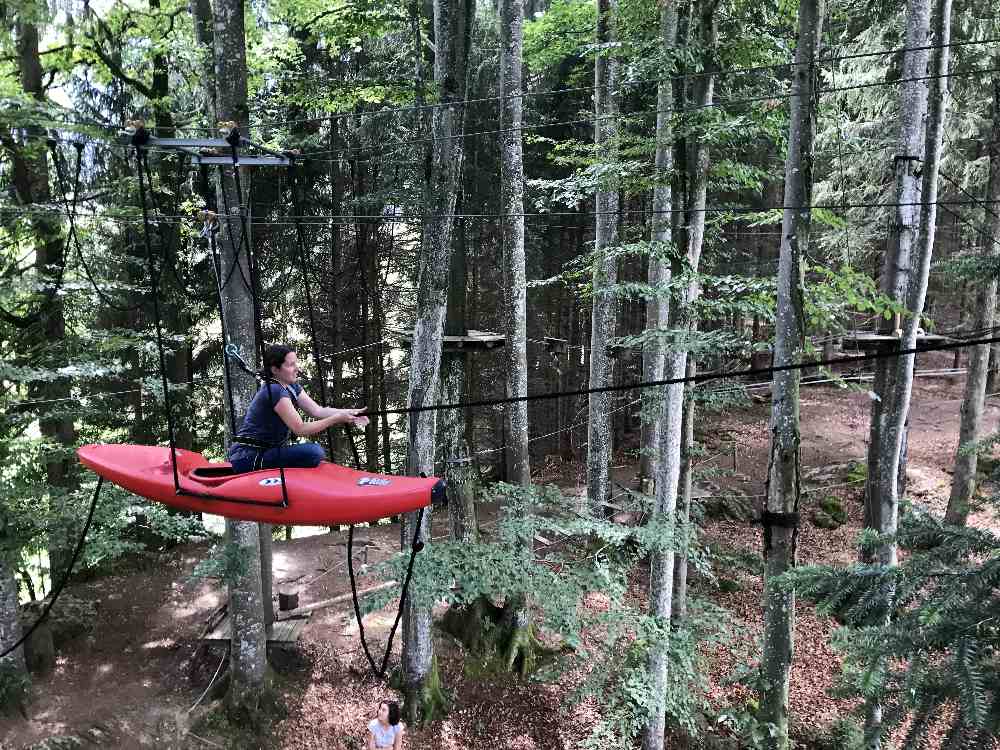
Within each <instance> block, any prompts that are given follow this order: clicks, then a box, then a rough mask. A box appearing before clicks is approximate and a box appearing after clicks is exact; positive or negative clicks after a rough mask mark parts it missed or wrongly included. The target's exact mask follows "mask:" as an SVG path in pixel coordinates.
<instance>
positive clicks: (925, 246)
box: [865, 0, 951, 750]
mask: <svg viewBox="0 0 1000 750" xmlns="http://www.w3.org/2000/svg"><path fill="white" fill-rule="evenodd" d="M934 17H935V18H934V31H933V38H930V37H931V31H930V29H931V2H930V0H912V2H910V3H909V4H908V6H907V21H906V37H905V39H906V43H905V46H906V48H907V52H906V53H905V54H904V58H903V79H904V81H906V82H905V83H904V84H903V94H902V105H901V107H900V153H899V156H898V157H897V159H896V203H897V206H898V208H897V209H896V212H897V216H896V226H895V232H894V236H893V243H892V246H891V247H890V249H889V253H888V256H889V257H887V258H886V266H885V270H884V274H885V278H884V279H883V291H884V292H886V293H887V294H888V296H890V297H892V298H893V299H895V300H896V301H897V302H899V303H901V305H902V306H903V307H904V309H905V310H906V313H907V317H906V319H905V320H903V321H901V326H902V331H901V334H902V335H901V336H900V341H899V346H900V348H901V349H912V348H913V347H914V345H915V344H916V340H917V329H918V328H919V326H920V317H921V314H922V313H923V307H924V300H925V297H926V294H927V279H928V274H929V271H930V261H931V252H932V250H933V245H934V235H935V229H936V222H937V178H938V167H939V161H940V154H941V143H942V132H943V124H944V113H945V104H946V99H947V74H948V63H949V48H948V44H949V40H950V38H951V0H938V2H936V3H935V12H934ZM928 41H932V42H933V44H928ZM931 46H934V47H935V48H936V49H935V50H934V51H933V54H931V50H929V49H928V48H929V47H931ZM921 48H922V49H921ZM929 56H930V57H931V58H932V61H931V66H930V74H931V75H930V76H928V75H927V74H926V71H927V58H928V57H929ZM928 79H929V80H928ZM924 113H926V116H925V115H924ZM881 362H882V363H883V364H882V365H881V366H880V367H879V368H877V370H876V377H879V376H880V377H881V380H876V384H875V385H876V389H875V393H876V396H877V397H878V398H877V399H876V401H877V402H878V404H879V409H878V413H877V422H876V413H875V410H874V409H873V414H872V428H871V429H872V440H873V441H876V442H877V446H876V447H875V448H874V451H875V454H874V457H875V459H876V460H875V462H874V463H872V462H871V461H870V462H869V467H868V474H869V482H868V487H867V489H868V497H867V498H866V501H867V506H866V510H865V515H866V522H869V523H870V524H871V526H872V527H873V528H874V529H875V530H876V531H878V532H879V533H881V534H883V535H885V538H886V539H887V541H886V542H885V543H883V544H881V545H880V546H879V547H878V550H877V553H876V559H877V562H879V563H880V564H882V565H888V566H895V565H896V564H897V548H896V542H895V533H896V529H897V523H898V517H899V499H900V482H899V473H900V472H899V469H900V465H901V459H902V455H903V453H902V452H903V446H904V441H905V428H906V421H907V417H908V415H909V408H910V394H911V391H912V386H913V366H914V357H913V355H906V356H900V357H897V358H894V359H886V360H881ZM870 452H871V451H870ZM882 733H883V727H882V709H881V704H880V701H879V700H878V699H877V697H875V698H871V699H869V700H868V702H867V707H866V717H865V744H866V747H868V748H869V750H878V749H879V748H881V746H882Z"/></svg>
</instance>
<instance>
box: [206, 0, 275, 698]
mask: <svg viewBox="0 0 1000 750" xmlns="http://www.w3.org/2000/svg"><path fill="white" fill-rule="evenodd" d="M243 13H244V9H243V2H242V0H216V2H215V3H214V18H215V80H216V81H217V84H218V87H217V90H216V97H215V106H216V112H217V113H218V116H219V117H220V118H221V119H223V120H232V121H234V122H236V123H237V124H238V125H239V126H240V127H241V128H243V129H244V132H245V128H246V126H247V124H248V119H249V114H248V110H247V66H246V40H245V35H244V25H243ZM243 183H244V185H245V183H246V181H245V180H243ZM216 190H217V205H218V207H219V211H220V216H221V233H220V240H221V241H220V245H219V247H220V250H221V256H222V278H224V279H228V280H229V281H228V283H227V284H226V286H225V287H224V288H223V298H222V303H223V306H224V309H225V312H226V329H227V330H226V335H227V336H228V340H229V343H231V344H234V345H235V346H236V348H237V349H238V350H239V351H240V352H241V353H242V354H243V356H244V357H245V358H254V359H255V358H256V356H257V355H256V353H257V347H258V342H257V335H256V331H255V328H254V313H253V300H252V297H251V293H250V290H249V289H247V288H246V285H245V284H244V283H243V279H244V278H245V279H248V280H249V279H250V273H249V271H248V269H247V263H246V258H245V256H243V254H242V253H241V245H242V243H243V242H244V238H243V227H242V224H241V221H240V213H239V212H240V211H242V206H241V203H242V200H243V196H241V195H238V194H237V191H236V185H235V180H234V175H233V173H232V171H231V170H229V169H227V170H220V172H219V182H218V185H217V189H216ZM227 204H228V205H229V207H230V214H229V215H224V213H223V212H224V211H225V206H226V205H227ZM248 240H249V238H247V241H248ZM234 264H240V265H241V266H242V273H239V272H237V273H234V274H230V273H229V269H230V268H232V267H233V265H234ZM233 374H234V377H233V380H232V384H233V391H232V394H231V397H232V404H233V408H234V410H235V411H236V417H237V420H239V419H241V418H242V416H243V415H244V414H246V410H247V408H248V407H249V405H250V401H251V399H252V398H253V396H254V394H255V393H256V383H255V382H254V381H253V380H252V379H250V378H248V377H245V376H241V375H240V374H239V373H238V372H234V373H233ZM238 423H239V422H237V424H238ZM226 538H227V542H228V543H229V544H232V545H236V546H237V547H238V548H239V555H240V557H241V558H242V559H243V560H244V562H245V563H246V564H245V565H243V566H241V569H242V571H243V572H242V574H240V575H235V576H234V577H233V578H232V580H231V581H230V583H229V616H230V622H231V623H232V643H231V648H230V658H229V673H230V682H229V695H228V697H227V699H228V703H229V706H230V709H231V711H232V713H233V715H234V716H242V717H244V718H245V717H246V716H248V715H253V713H254V712H255V711H256V709H257V707H258V706H259V705H260V701H261V698H262V697H263V694H264V687H265V672H266V666H267V638H266V634H265V624H264V603H263V597H262V595H261V567H260V565H259V563H258V561H259V560H260V532H259V530H258V528H257V525H256V524H253V523H249V522H247V521H231V520H227V521H226Z"/></svg>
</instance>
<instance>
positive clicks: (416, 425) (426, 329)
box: [402, 0, 475, 723]
mask: <svg viewBox="0 0 1000 750" xmlns="http://www.w3.org/2000/svg"><path fill="white" fill-rule="evenodd" d="M474 19H475V5H474V3H473V2H472V0H435V2H434V44H435V55H434V80H435V81H436V82H437V84H438V86H439V91H440V100H441V103H442V105H444V106H439V107H435V108H434V111H433V114H432V123H431V136H432V137H433V142H432V146H431V152H430V160H429V169H428V175H427V185H426V192H425V196H426V204H425V205H426V211H427V214H428V217H427V219H426V220H425V222H424V231H423V238H422V243H421V257H420V278H419V282H418V292H417V317H416V322H415V325H414V332H413V345H412V350H411V358H410V360H411V366H410V380H409V389H408V399H407V401H408V403H409V405H410V406H411V407H419V406H424V405H429V404H432V403H434V402H435V400H436V398H437V393H438V380H439V375H440V367H441V344H442V341H443V338H442V337H443V335H444V322H445V311H446V307H447V295H448V269H449V267H450V262H451V253H452V234H453V229H454V219H453V213H454V211H455V202H456V199H457V196H458V186H459V182H460V175H461V167H462V141H461V139H460V138H456V137H454V136H456V135H460V134H461V133H462V132H463V119H464V108H463V106H462V105H461V104H459V102H462V101H463V100H464V99H465V90H466V65H467V58H468V51H469V45H470V41H471V32H472V24H473V22H474ZM434 432H435V412H433V411H427V412H421V413H419V414H414V415H412V416H411V418H410V430H409V448H408V454H407V472H408V473H409V474H411V475H415V474H419V473H426V474H427V475H428V476H429V475H430V474H432V473H433V471H434V443H435V434H434ZM416 517H417V514H416V513H409V514H407V515H406V516H404V523H403V533H404V539H405V540H406V541H407V543H409V540H410V539H412V538H413V531H414V529H415V526H416ZM430 520H431V512H430V509H429V508H428V509H427V510H426V511H425V513H424V516H423V524H422V526H423V528H422V529H421V536H422V537H423V539H424V540H425V541H426V540H429V539H430ZM402 666H403V669H402V672H403V695H404V700H405V706H404V707H405V712H406V716H407V718H408V720H409V721H410V723H417V722H420V721H426V720H430V719H431V718H432V717H433V716H434V714H435V713H436V712H437V710H438V709H439V708H440V694H439V690H438V689H437V688H439V685H438V678H437V674H436V666H435V662H434V644H433V640H432V638H431V612H430V610H429V609H427V608H423V607H417V606H416V605H414V603H413V600H412V599H410V600H408V601H407V602H406V605H405V607H404V609H403V665H402Z"/></svg>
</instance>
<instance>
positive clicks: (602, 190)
mask: <svg viewBox="0 0 1000 750" xmlns="http://www.w3.org/2000/svg"><path fill="white" fill-rule="evenodd" d="M616 8H617V0H597V44H598V45H599V46H604V47H605V49H602V50H600V51H599V52H598V58H597V60H596V61H595V63H594V86H595V90H594V107H595V117H596V121H595V123H594V141H595V143H596V144H597V155H598V158H599V159H601V160H602V161H603V162H604V163H605V164H608V163H612V162H614V160H615V158H616V156H615V141H616V138H617V125H616V122H615V118H616V115H617V113H618V107H617V103H616V101H615V93H614V89H615V83H616V78H617V75H618V62H617V60H615V58H614V54H615V53H614V52H613V51H612V50H610V49H607V47H608V45H610V44H611V42H612V39H613V31H612V29H613V25H614V24H613V17H614V13H615V10H616ZM595 208H596V211H597V217H596V227H597V228H596V235H595V244H594V277H593V278H594V282H593V295H594V302H593V308H592V312H591V320H590V380H589V387H590V388H603V387H605V386H607V385H608V384H609V383H610V382H611V379H612V368H613V360H612V359H611V357H609V356H608V344H609V343H610V342H611V340H612V339H613V338H614V336H615V318H616V315H615V308H616V307H617V301H616V298H615V295H614V294H613V293H612V292H610V291H609V290H608V287H610V286H612V285H613V284H615V283H616V282H617V280H618V261H617V259H616V258H615V257H614V256H613V254H611V255H609V250H610V249H611V248H613V247H614V246H615V244H617V242H618V210H619V197H618V187H617V185H601V186H600V187H599V188H598V189H597V194H596V196H595ZM587 421H588V424H589V436H588V441H589V442H588V443H587V498H588V501H589V503H590V507H591V508H592V509H593V510H594V511H595V512H597V513H601V512H603V505H604V503H605V502H607V501H609V500H610V498H611V476H610V468H611V452H612V444H611V442H612V441H611V395H610V394H609V393H606V392H605V393H591V394H590V396H589V413H588V420H587Z"/></svg>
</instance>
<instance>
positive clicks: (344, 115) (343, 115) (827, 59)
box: [31, 32, 1000, 133]
mask: <svg viewBox="0 0 1000 750" xmlns="http://www.w3.org/2000/svg"><path fill="white" fill-rule="evenodd" d="M587 33H591V32H587ZM994 42H1000V37H997V38H992V37H991V38H987V39H968V40H961V41H950V42H948V43H947V44H941V43H935V44H927V45H919V46H914V47H906V46H903V47H894V48H888V49H881V50H870V51H862V52H853V53H848V54H844V55H833V56H822V55H821V56H819V57H817V58H815V59H814V60H812V61H809V62H811V63H813V64H816V63H819V64H824V63H831V62H840V61H846V60H854V59H860V58H866V57H883V56H891V55H898V54H901V53H905V52H911V51H912V52H917V51H924V50H935V49H945V48H951V47H969V46H978V45H983V44H993V43H994ZM794 65H795V63H794V61H791V60H789V61H788V62H781V63H772V64H769V65H757V66H749V67H743V68H726V69H723V70H718V71H715V72H714V75H716V76H717V77H718V76H728V75H744V74H748V73H754V72H763V71H767V70H781V69H784V68H790V67H792V66H794ZM702 75H706V73H705V72H692V73H681V74H677V75H675V76H667V77H655V78H645V79H633V80H630V81H623V82H620V83H619V84H618V85H619V86H623V87H624V86H629V87H630V86H642V85H647V84H652V83H660V82H661V81H667V80H669V81H674V80H676V81H680V80H683V79H686V78H692V77H697V76H702ZM593 90H595V87H594V86H577V87H570V88H565V89H548V90H542V91H533V92H532V91H527V92H523V93H521V94H519V96H522V97H525V98H528V97H545V96H559V95H561V94H565V93H582V92H585V91H593ZM498 99H499V97H498V96H489V97H479V98H475V99H465V100H462V101H458V102H433V103H430V104H414V105H405V106H401V107H391V108H387V109H383V110H379V111H377V112H362V113H357V112H327V113H324V114H323V115H318V116H316V117H303V118H291V119H274V120H261V121H259V122H257V123H252V124H248V125H247V126H248V127H279V126H281V125H293V124H299V123H308V122H330V121H331V120H342V119H350V118H356V117H359V116H361V117H364V116H368V117H372V116H382V115H388V114H399V113H403V112H415V111H421V110H425V109H436V108H440V107H453V106H464V105H468V104H478V103H481V102H482V103H485V102H496V101H498ZM254 110H259V108H252V109H251V111H254ZM31 124H34V125H38V126H43V127H59V126H60V125H82V126H86V127H92V128H97V129H100V130H104V131H107V132H114V133H117V132H118V129H117V128H115V127H114V126H111V125H108V124H106V123H103V122H99V121H97V120H84V119H79V118H75V119H63V120H55V119H50V118H36V119H35V121H33V122H32V123H31ZM171 130H172V131H174V132H201V133H215V132H217V129H216V128H211V127H203V126H175V127H173V128H172V129H171Z"/></svg>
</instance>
